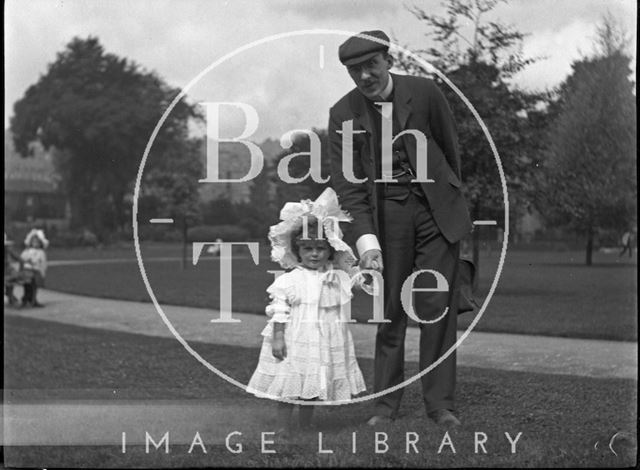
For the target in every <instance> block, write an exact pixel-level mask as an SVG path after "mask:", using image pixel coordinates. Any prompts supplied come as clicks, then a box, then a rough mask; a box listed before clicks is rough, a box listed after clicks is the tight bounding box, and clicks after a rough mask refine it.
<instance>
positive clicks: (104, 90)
mask: <svg viewBox="0 0 640 470" xmlns="http://www.w3.org/2000/svg"><path fill="white" fill-rule="evenodd" d="M178 93H179V90H178V89H175V88H172V87H170V86H169V85H167V84H166V83H165V82H164V81H163V80H162V79H161V78H160V77H159V76H158V75H157V74H156V73H154V72H148V71H145V70H144V69H142V68H141V67H140V66H139V65H137V64H136V63H134V62H132V61H130V60H128V59H126V58H122V57H118V56H116V55H115V54H111V53H107V52H105V50H104V48H103V46H102V45H101V44H100V42H99V40H98V39H97V38H95V37H89V38H87V39H80V38H74V39H73V40H71V41H70V42H69V44H68V45H67V46H66V48H65V49H64V50H63V51H62V52H60V53H58V55H57V57H56V60H55V61H54V62H53V63H51V64H49V66H48V69H47V71H46V73H45V74H44V75H42V76H40V78H39V79H38V81H37V82H36V83H35V84H33V85H31V86H30V87H29V88H28V89H27V91H26V92H25V94H24V96H23V97H22V98H21V99H20V100H18V101H17V102H16V103H15V105H14V115H13V116H12V118H11V123H10V126H11V131H12V133H13V136H14V141H15V145H16V149H17V150H18V151H19V152H20V153H21V154H22V155H24V156H28V154H29V145H30V143H31V142H32V141H34V140H39V141H40V142H42V144H43V145H44V146H45V148H47V149H55V150H56V152H55V153H54V155H55V159H54V163H55V164H56V167H57V170H58V172H59V173H60V176H61V178H62V188H63V189H64V190H65V191H66V193H67V195H68V197H69V201H70V204H71V212H72V220H71V223H72V226H75V227H88V228H91V229H92V230H94V231H96V233H98V234H99V235H102V234H104V233H105V232H108V231H111V230H114V229H120V228H122V227H123V225H124V224H125V223H126V220H127V212H128V211H127V210H126V209H125V205H126V200H127V197H128V195H130V193H131V192H132V184H133V181H134V179H135V176H136V173H137V171H136V170H137V168H138V165H139V162H140V160H141V157H142V154H143V152H144V149H145V146H146V144H147V142H148V140H149V137H150V136H151V132H152V131H153V129H154V127H155V126H156V124H157V122H158V120H159V119H160V117H161V116H162V114H163V113H164V111H165V110H166V108H167V107H168V105H169V103H170V102H171V101H172V100H173V99H174V98H175V96H176V95H177V94H178ZM197 117H198V114H197V112H196V110H195V107H193V106H191V105H189V104H187V103H186V102H185V101H184V100H182V101H181V102H180V103H178V105H177V106H176V107H175V108H174V109H173V111H172V113H171V114H170V115H169V117H168V118H167V120H166V122H165V123H164V125H163V128H162V130H161V132H160V133H159V134H158V137H157V139H156V141H155V143H154V149H158V150H160V151H161V152H160V153H163V152H162V149H165V148H168V147H170V146H171V145H174V144H175V143H176V142H178V141H181V140H184V139H186V138H187V137H188V121H189V119H190V118H197Z"/></svg>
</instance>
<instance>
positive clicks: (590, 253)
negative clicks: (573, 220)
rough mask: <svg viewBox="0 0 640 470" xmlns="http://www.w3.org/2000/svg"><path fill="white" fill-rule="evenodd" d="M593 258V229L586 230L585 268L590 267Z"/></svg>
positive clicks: (590, 227)
mask: <svg viewBox="0 0 640 470" xmlns="http://www.w3.org/2000/svg"><path fill="white" fill-rule="evenodd" d="M592 256H593V227H592V226H591V225H590V226H589V228H588V229H587V266H591V264H592Z"/></svg>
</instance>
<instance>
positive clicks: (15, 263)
mask: <svg viewBox="0 0 640 470" xmlns="http://www.w3.org/2000/svg"><path fill="white" fill-rule="evenodd" d="M12 245H13V242H12V241H11V240H9V239H8V238H7V234H6V233H5V234H4V294H5V295H6V296H7V299H8V300H9V305H11V306H14V305H17V304H18V298H17V297H16V296H15V295H13V288H14V286H15V285H16V284H20V264H21V260H20V256H18V255H17V254H16V253H15V252H14V251H13V250H12V249H11V246H12Z"/></svg>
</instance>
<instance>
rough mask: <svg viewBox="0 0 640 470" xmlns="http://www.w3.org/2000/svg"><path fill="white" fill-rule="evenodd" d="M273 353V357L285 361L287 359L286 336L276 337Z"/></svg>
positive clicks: (273, 343)
mask: <svg viewBox="0 0 640 470" xmlns="http://www.w3.org/2000/svg"><path fill="white" fill-rule="evenodd" d="M271 352H272V353H273V357H275V358H276V359H279V360H281V361H282V360H284V358H285V357H287V345H286V344H285V342H284V335H276V336H275V337H274V338H273V341H272V342H271Z"/></svg>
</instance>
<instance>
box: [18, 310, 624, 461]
mask: <svg viewBox="0 0 640 470" xmlns="http://www.w3.org/2000/svg"><path fill="white" fill-rule="evenodd" d="M5 342H6V345H5V387H6V388H8V389H10V393H11V395H10V396H11V400H12V403H19V402H20V400H25V399H30V400H39V401H40V402H45V403H46V402H52V401H53V402H55V401H56V400H58V401H59V400H66V403H71V404H73V403H74V401H73V400H78V401H77V403H81V401H82V400H87V399H91V398H96V397H101V395H102V393H103V392H104V391H106V390H116V391H117V393H116V394H114V395H111V402H112V403H114V404H116V405H117V404H118V402H119V401H120V400H141V402H140V403H145V401H148V402H153V401H155V400H168V401H167V402H166V403H167V406H169V404H171V403H173V402H176V403H180V404H181V406H184V407H186V408H185V411H186V410H187V409H188V407H189V403H190V402H189V400H190V399H209V400H212V401H213V402H218V403H222V404H224V405H225V407H228V408H229V410H230V414H231V416H236V414H237V418H231V419H230V420H229V421H227V422H223V423H217V424H216V425H217V426H221V427H222V429H229V430H231V429H234V428H235V427H236V426H237V425H238V423H237V422H236V419H237V420H240V421H242V425H243V426H246V425H247V423H249V428H250V429H248V430H247V435H246V441H245V442H244V450H243V452H242V453H241V454H233V453H231V452H230V451H229V450H228V449H227V448H226V447H225V446H221V445H218V444H217V443H216V442H211V441H210V440H209V439H208V438H210V436H207V435H203V436H202V438H203V440H204V444H205V448H206V450H207V453H206V454H205V453H204V452H202V451H201V448H200V447H199V446H197V447H196V450H195V451H193V452H192V453H189V452H188V446H185V445H180V444H178V443H176V444H174V445H171V446H170V451H169V453H167V454H165V453H164V452H163V451H162V450H158V451H156V450H154V449H153V447H152V448H151V452H150V453H146V451H145V449H144V447H141V446H133V445H132V446H131V447H130V448H128V449H127V453H126V454H123V453H122V452H121V449H120V447H119V446H118V445H112V446H94V445H77V446H76V445H74V446H29V447H9V448H5V464H7V465H8V466H18V467H22V466H28V467H94V468H96V467H102V468H105V467H140V466H144V467H152V468H154V467H155V468H158V467H207V466H215V467H225V466H247V467H250V466H253V467H258V466H271V467H288V466H291V467H297V466H300V467H305V466H306V467H309V466H323V467H327V466H344V467H349V466H367V467H389V466H408V467H414V466H415V467H422V468H425V467H451V466H454V467H465V466H473V467H477V466H492V467H510V466H515V467H567V466H569V467H570V466H576V467H586V466H594V467H618V466H633V465H634V463H635V451H636V446H635V441H634V440H633V439H629V440H628V441H627V442H625V441H620V442H619V447H617V451H618V452H617V453H618V456H616V455H614V454H612V452H611V451H610V450H609V449H608V447H607V446H603V445H602V443H603V442H605V441H607V442H608V439H610V437H611V436H612V435H613V433H615V432H618V431H624V432H627V433H629V432H631V433H632V437H633V436H635V431H634V430H635V427H636V417H637V408H636V398H637V382H636V381H633V380H621V379H606V380H604V379H593V378H586V377H573V376H557V375H554V376H549V375H544V374H534V373H521V372H506V371H497V370H490V369H476V368H462V367H461V368H459V370H458V378H459V385H458V397H457V398H458V410H459V414H460V416H461V418H462V421H463V426H462V427H461V428H459V429H456V430H454V431H452V432H451V433H450V435H449V437H450V439H451V442H452V446H449V445H445V446H444V447H443V448H442V449H441V452H438V449H439V448H440V447H441V446H442V442H443V441H444V440H445V431H444V430H443V429H439V428H437V427H436V426H434V425H433V423H431V422H430V421H428V420H427V418H426V416H425V413H424V408H423V405H422V399H421V391H420V386H419V384H413V385H411V386H409V387H407V388H406V389H405V393H404V398H403V403H402V407H401V410H400V413H401V417H400V419H399V420H397V421H395V422H394V423H392V424H390V425H389V426H387V428H386V429H380V430H379V431H380V432H385V433H386V437H387V439H388V442H387V443H388V450H387V451H386V452H382V453H376V436H375V434H374V431H373V430H371V429H369V428H367V427H366V426H365V425H364V424H363V421H364V420H365V419H366V417H367V416H368V413H369V412H370V410H371V405H370V404H369V403H365V404H356V405H348V406H341V407H321V408H320V409H318V410H317V413H316V414H317V416H316V423H317V424H318V426H319V430H320V431H324V438H325V441H324V443H323V448H324V449H331V450H333V451H334V452H333V454H323V453H319V452H318V436H317V433H310V434H305V435H302V434H301V435H299V436H297V437H296V442H295V443H290V442H278V443H277V444H274V447H275V448H276V449H277V453H275V454H265V453H263V452H262V451H261V446H260V442H259V441H258V440H256V436H257V434H258V432H259V431H260V429H256V426H255V425H254V426H253V428H251V426H250V423H251V421H250V420H248V419H249V417H250V414H251V410H252V409H255V408H254V407H259V409H261V410H262V413H263V414H264V416H266V419H267V420H269V416H272V415H271V413H272V410H273V409H274V405H273V404H272V403H270V402H267V401H265V400H258V399H256V398H253V397H251V396H248V395H247V394H246V393H245V392H243V391H241V390H239V389H238V388H237V387H235V386H232V385H230V384H228V383H226V382H224V381H222V380H220V379H219V378H218V377H217V376H215V375H213V374H212V373H210V372H208V371H207V370H206V369H205V368H204V367H203V366H201V365H200V364H199V363H197V362H196V361H195V360H194V359H193V358H192V357H191V356H190V355H189V354H188V353H187V352H186V351H185V350H184V349H183V348H182V346H181V345H179V344H178V343H177V342H176V341H174V340H172V339H165V338H156V337H147V336H142V335H134V334H129V333H119V332H112V331H105V330H96V329H88V328H82V327H76V326H71V325H64V324H59V323H53V322H45V321H40V320H34V319H27V318H20V317H12V316H10V315H8V316H6V317H5ZM192 346H193V347H194V348H195V349H196V350H197V351H198V352H199V353H200V354H202V355H203V356H204V357H206V358H208V359H210V360H212V361H214V363H215V364H216V365H219V366H220V367H221V368H222V369H223V370H224V371H225V372H226V373H228V374H229V375H231V376H232V377H234V378H236V379H238V380H241V381H246V380H247V379H248V377H249V376H250V374H251V373H252V371H253V368H254V367H255V364H256V362H257V357H258V350H257V349H247V348H241V347H232V346H220V345H211V344H197V343H194V344H192ZM360 363H361V367H362V369H363V373H364V374H365V376H366V379H367V383H368V384H370V383H371V379H372V376H371V374H372V370H373V364H372V361H371V360H361V361H360ZM415 372H416V364H415V363H408V364H407V374H413V373H415ZM70 390H73V391H75V392H74V393H75V396H69V391H70ZM34 397H35V398H34ZM105 398H106V397H105ZM69 400H71V401H69ZM234 410H235V411H234ZM234 413H235V414H234ZM255 422H260V420H258V421H255ZM37 424H38V423H37V422H36V423H32V424H31V425H32V426H33V425H35V426H37ZM9 425H11V424H9ZM14 425H15V423H14ZM65 425H68V424H66V423H65V421H64V420H63V421H62V422H60V423H59V427H58V429H59V432H60V433H64V432H65V431H64V429H65ZM97 425H99V423H98V424H97ZM166 426H167V430H169V431H172V432H173V431H175V430H177V428H181V427H182V428H185V427H186V428H187V429H189V426H190V423H189V422H186V423H185V422H181V421H180V420H175V421H173V422H170V423H168V424H167V425H166ZM9 431H10V428H9ZM193 431H194V432H195V431H196V430H193ZM354 432H355V433H356V438H357V452H356V453H353V452H352V439H353V433H354ZM478 432H480V433H484V434H486V436H487V439H488V441H487V446H486V450H487V454H484V453H483V452H482V451H480V452H476V449H475V442H474V440H475V435H476V434H475V433H478ZM506 432H508V433H509V434H510V436H511V437H515V436H516V435H517V434H518V433H520V432H521V433H522V435H521V439H520V441H519V444H518V445H517V451H516V453H515V454H514V453H512V452H511V446H510V444H509V442H508V440H507V438H506V435H505V433H506ZM407 433H415V434H417V435H418V437H419V443H418V445H417V450H418V453H414V452H413V450H411V451H410V452H408V453H407V451H406V448H407V447H406V439H407ZM379 437H384V436H381V435H380V436H379ZM596 443H600V446H597V445H596ZM451 447H453V448H455V453H454V452H453V451H452V448H451ZM380 449H381V448H380V447H379V448H378V450H380ZM382 449H384V446H382Z"/></svg>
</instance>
